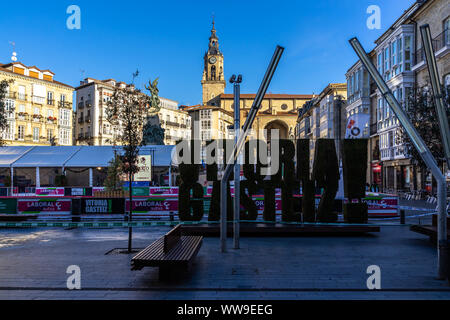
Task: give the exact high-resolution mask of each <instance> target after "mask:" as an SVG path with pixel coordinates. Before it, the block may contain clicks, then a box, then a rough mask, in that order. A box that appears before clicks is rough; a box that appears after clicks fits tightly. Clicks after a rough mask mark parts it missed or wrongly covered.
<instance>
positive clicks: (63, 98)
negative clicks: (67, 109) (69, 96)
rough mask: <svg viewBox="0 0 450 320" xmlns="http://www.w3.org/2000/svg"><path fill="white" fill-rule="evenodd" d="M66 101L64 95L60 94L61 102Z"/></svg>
mask: <svg viewBox="0 0 450 320" xmlns="http://www.w3.org/2000/svg"><path fill="white" fill-rule="evenodd" d="M65 101H66V95H65V94H62V95H61V102H65Z"/></svg>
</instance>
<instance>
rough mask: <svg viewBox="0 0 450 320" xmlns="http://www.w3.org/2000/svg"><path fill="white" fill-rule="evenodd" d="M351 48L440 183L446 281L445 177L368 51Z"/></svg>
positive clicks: (357, 44) (441, 242) (441, 270)
mask: <svg viewBox="0 0 450 320" xmlns="http://www.w3.org/2000/svg"><path fill="white" fill-rule="evenodd" d="M349 42H350V44H351V46H352V47H353V49H354V50H355V52H356V54H357V55H358V57H359V59H360V60H361V63H362V64H363V65H364V67H365V68H366V69H367V71H368V72H369V74H370V76H371V77H372V78H373V80H374V81H375V83H376V85H377V87H378V90H380V93H381V94H382V95H383V97H384V98H385V99H386V101H387V102H388V103H389V106H390V107H391V109H392V111H394V113H395V116H396V117H397V119H398V120H399V122H400V124H401V125H402V127H403V128H404V130H405V132H406V133H407V134H408V136H409V138H410V139H411V142H412V144H413V145H414V147H415V148H416V149H417V151H418V153H419V154H420V156H421V157H422V160H423V162H425V164H426V165H427V167H428V168H429V169H430V171H431V172H432V174H433V176H434V177H435V179H436V181H437V183H438V210H437V211H438V240H439V241H438V242H439V245H438V266H439V268H438V277H439V278H440V279H445V277H446V276H447V270H448V267H447V266H448V259H447V247H446V240H447V224H446V218H447V212H446V211H447V209H446V206H447V199H446V194H447V191H446V190H447V186H446V181H445V177H444V175H443V174H442V172H441V170H440V169H439V167H438V165H437V162H436V160H435V159H434V157H433V155H432V154H431V151H430V150H429V149H428V147H427V145H426V144H425V142H424V141H423V139H422V137H421V136H420V135H419V133H418V132H417V130H416V128H415V127H414V126H413V124H412V123H411V120H409V118H408V115H407V114H406V112H405V110H404V109H403V108H402V107H401V105H400V103H399V102H398V101H397V99H396V98H395V97H394V95H393V94H392V91H391V90H390V89H389V87H388V86H387V84H386V82H385V81H384V80H383V78H382V77H381V75H380V74H379V72H378V70H377V69H376V68H375V66H374V65H373V63H372V61H371V60H370V58H369V57H368V56H367V53H366V51H365V50H364V49H363V47H362V46H361V43H360V42H359V41H358V39H357V38H352V39H350V40H349Z"/></svg>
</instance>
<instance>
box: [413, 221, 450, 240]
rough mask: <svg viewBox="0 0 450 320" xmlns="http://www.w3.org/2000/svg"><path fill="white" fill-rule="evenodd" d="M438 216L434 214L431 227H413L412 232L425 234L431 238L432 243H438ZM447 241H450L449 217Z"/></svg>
mask: <svg viewBox="0 0 450 320" xmlns="http://www.w3.org/2000/svg"><path fill="white" fill-rule="evenodd" d="M437 218H438V217H437V214H433V216H432V222H431V225H420V224H418V225H413V226H411V227H410V228H409V229H410V230H411V231H414V232H417V233H421V234H424V235H426V236H429V237H430V241H431V242H436V241H437V225H438V223H437ZM447 240H450V217H447Z"/></svg>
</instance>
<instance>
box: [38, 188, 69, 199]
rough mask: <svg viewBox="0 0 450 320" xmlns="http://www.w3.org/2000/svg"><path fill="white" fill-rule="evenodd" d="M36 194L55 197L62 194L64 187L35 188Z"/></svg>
mask: <svg viewBox="0 0 450 320" xmlns="http://www.w3.org/2000/svg"><path fill="white" fill-rule="evenodd" d="M36 196H38V197H43V196H49V197H55V196H61V197H63V196H64V188H36Z"/></svg>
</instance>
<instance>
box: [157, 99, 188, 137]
mask: <svg viewBox="0 0 450 320" xmlns="http://www.w3.org/2000/svg"><path fill="white" fill-rule="evenodd" d="M160 100H161V109H160V110H159V112H158V117H159V120H160V123H161V127H162V128H163V129H164V130H165V132H164V144H166V145H174V144H176V142H177V141H179V140H190V139H191V117H190V115H189V113H188V112H187V111H184V110H181V109H179V108H178V102H176V101H173V100H170V99H165V98H160Z"/></svg>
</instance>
